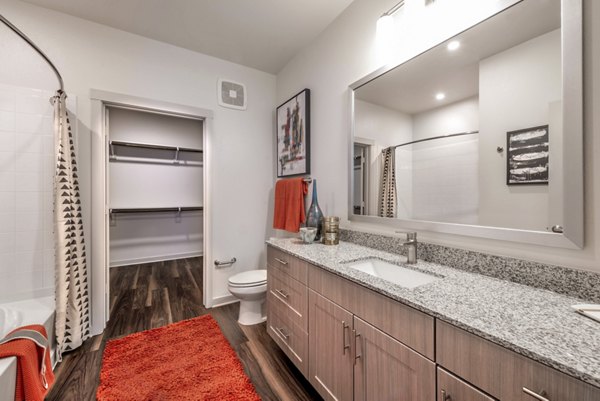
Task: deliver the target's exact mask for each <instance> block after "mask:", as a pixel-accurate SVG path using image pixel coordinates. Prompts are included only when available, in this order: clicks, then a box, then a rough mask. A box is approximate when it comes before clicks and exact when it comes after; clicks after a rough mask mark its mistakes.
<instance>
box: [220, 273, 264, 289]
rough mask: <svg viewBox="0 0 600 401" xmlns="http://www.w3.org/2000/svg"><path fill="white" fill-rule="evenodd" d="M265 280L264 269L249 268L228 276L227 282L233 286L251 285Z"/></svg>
mask: <svg viewBox="0 0 600 401" xmlns="http://www.w3.org/2000/svg"><path fill="white" fill-rule="evenodd" d="M266 281H267V271H266V270H249V271H247V272H242V273H238V274H235V275H233V276H231V277H229V284H231V285H234V286H238V287H241V286H244V287H246V286H252V285H256V284H263V283H264V282H266Z"/></svg>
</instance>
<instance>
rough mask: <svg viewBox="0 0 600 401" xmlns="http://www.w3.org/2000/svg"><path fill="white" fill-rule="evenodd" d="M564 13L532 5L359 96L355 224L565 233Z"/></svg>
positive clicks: (549, 0)
mask: <svg viewBox="0 0 600 401" xmlns="http://www.w3.org/2000/svg"><path fill="white" fill-rule="evenodd" d="M560 13H561V9H560V1H559V0H525V1H523V2H520V3H518V4H516V5H515V6H513V7H511V8H509V9H508V10H506V11H504V12H502V13H500V14H498V15H496V16H494V17H492V18H490V19H488V20H486V21H484V22H482V23H480V24H479V25H477V26H475V27H473V28H471V29H470V30H468V31H465V32H463V33H462V34H460V35H458V36H456V37H454V38H452V40H450V41H448V42H446V43H443V44H441V45H439V46H437V47H435V48H433V49H431V50H429V51H427V52H426V53H423V54H421V55H420V56H417V57H415V58H413V59H412V60H409V61H408V62H406V63H404V64H402V65H400V66H398V67H396V68H394V69H392V70H390V71H388V72H387V73H385V74H383V75H380V76H378V77H376V78H375V79H373V80H371V81H369V82H367V83H365V84H364V85H362V86H360V87H358V88H355V91H354V135H355V137H354V141H353V143H354V172H353V176H352V181H353V191H354V201H353V204H354V207H353V210H354V213H355V214H357V215H359V214H360V215H369V216H381V217H394V218H397V219H402V220H426V221H434V222H444V223H459V224H469V225H481V226H492V227H504V228H515V229H524V230H533V231H549V230H550V229H551V227H552V226H554V225H561V224H562V223H563V189H562V186H563V165H562V163H563V157H562V147H563V140H564V139H566V138H563V132H562V130H563V129H562V110H563V108H562V68H561V57H562V49H561V19H560ZM509 177H510V179H509Z"/></svg>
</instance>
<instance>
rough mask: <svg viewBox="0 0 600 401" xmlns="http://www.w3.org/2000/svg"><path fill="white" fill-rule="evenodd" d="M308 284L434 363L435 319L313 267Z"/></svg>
mask: <svg viewBox="0 0 600 401" xmlns="http://www.w3.org/2000/svg"><path fill="white" fill-rule="evenodd" d="M308 281H309V288H310V289H312V290H314V291H316V292H317V293H319V294H321V295H323V296H324V297H325V298H328V299H330V300H332V301H333V302H335V303H336V304H338V305H340V306H341V307H342V308H344V309H347V310H349V311H352V313H354V314H355V315H356V316H358V317H360V318H361V319H363V320H365V321H367V322H369V323H370V324H372V325H373V326H375V327H377V328H378V329H379V330H381V331H383V332H384V333H386V334H388V335H390V336H392V337H393V338H395V339H396V340H398V341H400V342H402V343H403V344H405V345H408V346H409V347H410V348H412V349H414V350H415V351H417V352H419V353H420V354H422V355H424V356H426V357H427V358H429V359H431V360H433V358H434V353H433V346H434V319H433V317H432V316H429V315H427V314H425V313H423V312H420V311H418V310H416V309H414V308H411V307H410V306H407V305H404V304H402V303H400V302H397V301H394V300H393V299H391V298H388V297H386V296H384V295H381V294H378V293H377V292H375V291H372V290H369V289H368V288H365V287H363V286H361V285H359V284H356V283H353V282H351V281H349V280H346V279H345V278H343V277H339V276H336V275H335V274H332V273H329V272H326V271H324V270H323V269H321V268H318V267H316V266H313V265H309V270H308Z"/></svg>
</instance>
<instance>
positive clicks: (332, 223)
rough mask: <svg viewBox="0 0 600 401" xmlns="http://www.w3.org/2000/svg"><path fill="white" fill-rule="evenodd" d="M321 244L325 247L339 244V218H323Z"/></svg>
mask: <svg viewBox="0 0 600 401" xmlns="http://www.w3.org/2000/svg"><path fill="white" fill-rule="evenodd" d="M323 243H324V244H325V245H337V244H339V243H340V218H339V217H335V216H328V217H323Z"/></svg>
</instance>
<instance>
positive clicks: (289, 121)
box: [276, 89, 310, 178]
mask: <svg viewBox="0 0 600 401" xmlns="http://www.w3.org/2000/svg"><path fill="white" fill-rule="evenodd" d="M276 114H277V177H278V178H282V177H292V176H296V175H305V174H310V89H304V90H303V91H301V92H300V93H298V94H296V95H294V96H293V97H292V98H291V99H289V100H287V101H286V102H285V103H283V104H282V105H281V106H279V107H278V108H277V113H276Z"/></svg>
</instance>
